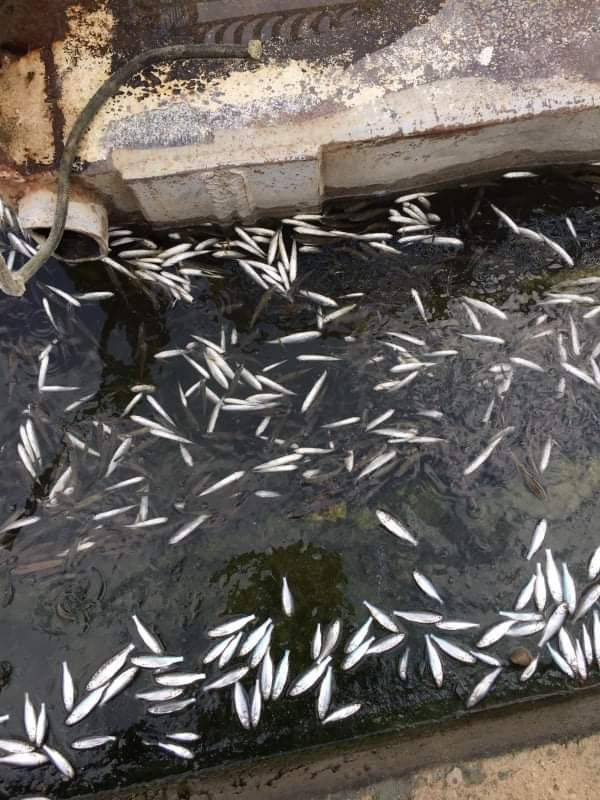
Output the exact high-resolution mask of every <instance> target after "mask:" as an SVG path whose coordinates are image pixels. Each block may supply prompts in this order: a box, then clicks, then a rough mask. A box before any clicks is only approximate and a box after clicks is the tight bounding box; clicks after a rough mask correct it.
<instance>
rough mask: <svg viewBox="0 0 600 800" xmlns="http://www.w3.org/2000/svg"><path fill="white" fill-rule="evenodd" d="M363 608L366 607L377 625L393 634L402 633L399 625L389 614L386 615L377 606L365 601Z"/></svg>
mask: <svg viewBox="0 0 600 800" xmlns="http://www.w3.org/2000/svg"><path fill="white" fill-rule="evenodd" d="M363 606H365V608H366V609H367V611H368V612H369V614H370V615H371V616H372V617H373V619H374V620H375V621H376V622H377V623H379V625H381V627H382V628H385V629H386V630H388V631H391V632H392V633H400V628H399V627H398V625H397V624H396V623H395V622H394V620H393V619H392V618H391V617H390V616H389V614H386V613H385V611H382V609H380V608H378V607H377V606H374V605H372V604H371V603H368V602H367V601H366V600H363Z"/></svg>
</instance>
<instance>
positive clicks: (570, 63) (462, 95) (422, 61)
mask: <svg viewBox="0 0 600 800" xmlns="http://www.w3.org/2000/svg"><path fill="white" fill-rule="evenodd" d="M386 1H387V0H373V2H372V3H370V4H368V6H369V10H368V11H365V12H364V14H363V16H364V20H366V24H368V25H370V26H371V28H372V29H373V30H377V31H380V32H381V36H380V37H379V39H380V40H382V41H384V42H386V44H384V45H383V46H380V47H378V46H377V42H375V43H374V44H373V45H372V48H371V49H369V48H367V50H368V52H364V50H365V46H364V44H363V42H361V41H360V30H358V28H357V33H356V35H355V37H354V39H352V38H351V37H350V39H349V42H350V45H349V47H348V49H347V50H346V51H344V52H335V53H334V52H333V45H331V47H329V51H330V52H329V55H328V41H327V37H325V39H322V40H321V41H320V44H319V47H317V48H316V49H315V47H312V49H311V46H309V44H310V43H309V44H306V46H305V48H304V50H305V54H304V57H302V56H300V57H295V58H285V57H283V53H285V50H286V47H285V44H286V43H285V42H283V44H282V40H281V38H273V39H271V40H268V39H267V40H266V41H265V60H264V63H261V64H259V65H257V66H254V67H249V66H242V67H240V66H239V65H236V66H235V68H233V67H231V68H229V67H228V68H227V69H225V70H223V69H221V71H220V72H215V71H214V68H213V72H212V73H209V72H208V71H207V69H208V68H207V67H201V66H200V65H199V64H187V65H186V66H185V69H184V70H183V72H181V71H180V72H177V70H175V69H174V68H173V66H172V65H157V67H156V69H155V70H153V73H152V75H150V74H149V75H148V76H146V78H145V79H136V80H135V81H133V82H132V84H131V86H130V87H128V88H127V89H126V90H124V91H123V92H121V93H120V94H119V95H118V96H117V97H116V98H115V99H114V100H112V101H110V102H109V103H108V104H107V105H106V107H105V108H104V109H103V110H102V111H101V112H100V114H99V115H98V117H97V118H96V120H95V122H94V124H93V125H92V128H91V130H90V132H89V134H88V135H87V136H86V139H85V141H84V143H83V145H82V151H81V157H82V159H83V160H84V162H85V170H84V174H83V177H84V179H85V181H86V182H87V183H88V184H89V185H90V186H91V187H92V188H94V189H95V190H96V191H98V192H100V193H101V194H103V195H104V198H105V202H106V203H107V204H108V205H109V206H111V208H112V210H113V212H114V213H118V212H120V213H121V215H122V216H131V215H133V216H135V215H136V214H137V215H140V216H142V217H144V218H145V219H146V220H148V221H149V222H150V223H152V224H154V225H169V224H173V223H176V222H194V221H201V220H205V219H208V218H210V219H216V220H220V221H227V220H229V219H233V218H237V219H242V220H250V219H253V218H256V217H257V216H260V215H261V214H276V213H281V212H283V213H286V212H289V211H294V210H301V209H309V208H316V207H318V206H319V205H321V203H322V202H323V201H324V200H327V199H329V198H333V197H339V196H340V195H352V194H361V193H366V192H370V191H374V190H382V189H389V190H393V189H406V188H411V187H414V186H416V185H419V186H428V187H431V186H437V185H440V184H442V183H445V182H448V181H456V180H460V179H462V178H464V177H466V176H472V175H476V174H482V173H484V172H486V171H489V170H503V169H507V168H515V167H524V166H532V165H536V164H544V163H548V162H569V161H571V162H572V161H585V160H598V159H600V136H599V135H598V131H600V32H599V31H598V28H597V24H596V23H597V19H598V17H599V15H600V2H598V0H582V2H578V3H575V4H574V3H571V2H568V0H542V2H538V3H535V4H523V3H521V2H510V1H509V2H506V0H503V1H502V2H500V0H447V2H446V3H443V4H440V3H439V2H433V0H432V1H431V2H427V0H422V14H421V15H420V16H419V18H418V23H419V24H415V22H416V21H413V22H412V23H411V24H410V25H408V26H405V27H404V28H402V27H400V28H398V29H397V30H396V29H395V28H394V25H396V20H395V19H394V18H393V15H390V14H389V13H387V12H386V8H387V7H386V6H385V3H386ZM178 2H179V4H180V5H182V7H183V6H185V7H186V8H187V7H188V4H187V3H186V0H178ZM290 3H291V5H292V6H295V5H297V3H295V2H294V0H285V2H282V0H264V2H263V3H262V5H261V9H262V6H264V7H265V9H267V10H268V9H271V7H273V8H272V9H271V10H272V11H273V13H275V12H277V11H278V9H279V6H282V8H283V7H284V6H285V7H286V8H287V7H288V6H289V5H290ZM90 4H91V5H92V6H95V7H96V10H95V11H86V13H85V14H84V15H83V16H81V15H80V16H79V17H73V19H72V22H71V23H70V24H69V26H68V28H67V31H66V33H65V35H64V38H63V39H61V40H59V41H56V42H54V43H53V45H52V59H53V61H52V68H53V69H54V70H55V71H56V76H55V77H56V78H57V80H56V81H55V83H56V87H57V88H56V91H55V94H54V95H53V96H52V97H49V98H46V100H49V103H48V104H47V108H48V114H49V117H50V119H49V121H48V123H47V124H46V125H44V124H43V122H41V121H40V120H39V119H38V120H31V119H27V118H24V117H23V114H22V112H21V110H20V109H21V103H22V97H23V96H24V95H25V94H26V93H27V91H28V90H29V87H33V89H31V90H30V91H34V92H40V91H41V89H40V87H41V86H44V85H46V86H47V85H48V80H46V82H45V84H44V82H43V81H40V80H39V79H38V76H39V73H40V70H42V71H45V74H46V79H47V78H48V69H49V68H50V67H49V65H48V63H46V62H47V59H46V62H45V61H44V59H43V58H39V56H36V55H35V53H28V54H27V55H26V56H23V57H22V58H19V59H17V60H15V61H14V62H11V63H9V64H7V65H5V66H4V68H3V69H2V71H1V72H0V92H2V94H3V98H6V100H5V101H3V110H2V111H0V114H2V115H3V117H4V119H5V120H9V119H20V122H21V124H20V126H17V127H15V128H14V129H11V130H9V129H8V128H7V126H6V125H4V126H2V125H0V130H4V135H3V138H2V139H1V140H0V146H1V147H2V148H3V150H4V155H5V158H4V161H5V169H4V174H5V175H6V176H7V177H6V178H5V180H4V182H3V183H2V182H0V192H3V193H4V194H6V193H11V194H19V193H22V192H24V191H26V189H27V185H28V184H29V183H30V182H31V181H35V180H38V179H39V172H40V171H44V170H46V171H47V170H48V166H49V165H51V164H53V163H55V162H56V158H57V156H58V155H59V154H60V147H61V141H60V137H59V138H58V139H57V125H56V116H57V114H58V115H59V116H60V118H61V119H62V120H63V122H62V133H61V136H62V135H64V131H65V130H67V129H68V128H69V127H70V126H71V125H72V123H73V121H74V119H75V118H76V115H77V113H78V111H79V110H80V109H81V107H82V106H83V104H84V102H85V100H86V99H87V97H88V96H89V95H90V94H91V92H92V91H93V90H94V89H95V88H97V86H98V85H99V84H100V83H101V82H102V81H103V80H104V79H105V78H106V77H107V75H108V74H110V72H111V71H112V69H114V67H115V66H116V64H120V63H122V61H123V60H124V57H123V55H122V54H121V53H120V52H119V53H117V51H116V49H115V48H116V43H117V42H121V39H122V36H121V34H120V33H119V24H120V17H119V14H118V13H117V12H118V9H119V8H120V4H121V0H87V4H86V5H87V6H89V5H90ZM278 4H279V5H278ZM157 5H158V4H157ZM175 5H177V3H176V4H175ZM259 5H260V4H259ZM304 5H306V2H305V3H304ZM323 5H325V6H326V5H327V3H325V0H323V2H321V3H319V2H317V0H314V2H313V0H311V9H312V6H314V7H315V8H316V9H317V10H318V9H319V8H321V6H323ZM345 5H347V3H345V2H342V3H341V6H345ZM238 6H239V3H238V4H237V5H236V4H235V3H234V4H233V5H232V3H231V2H226V0H212V1H211V2H207V3H203V4H200V5H199V9H200V11H201V14H203V15H204V16H206V15H209V16H210V15H212V16H211V19H212V20H213V22H214V24H215V25H217V23H218V24H221V23H220V20H221V19H230V17H231V15H232V14H234V12H235V13H238V12H239V13H241V12H240V9H239V8H238ZM275 6H277V8H275ZM236 9H237V12H236ZM279 10H281V9H279ZM308 10H310V9H308ZM308 10H307V9H304V12H305V13H308ZM200 11H199V12H198V13H200ZM263 11H264V9H262V11H261V13H262V12H263ZM388 12H389V9H388ZM386 13H387V16H386ZM364 20H363V21H364ZM193 22H194V25H196V27H197V25H198V24H200V23H202V24H204V22H206V20H204V19H203V20H198V19H195V20H194V21H193ZM140 24H141V23H140ZM248 24H249V23H248ZM194 25H193V24H188V25H187V27H186V25H185V24H184V23H182V24H181V26H180V28H177V29H176V32H177V34H178V36H179V40H181V38H182V37H184V36H188V37H189V38H190V39H191V38H193V36H194V30H195V29H194ZM371 28H368V29H369V30H370V29H371ZM119 37H121V38H119ZM313 38H314V37H313ZM303 41H304V40H303ZM307 42H308V40H307ZM310 42H312V43H313V44H314V42H313V40H312V39H311V40H310ZM161 43H162V44H165V43H166V42H164V41H162V42H161ZM130 44H131V43H130ZM293 45H294V42H289V47H288V48H287V49H289V50H294V46H293ZM132 46H133V45H132ZM295 49H296V51H297V50H298V48H295ZM300 52H301V53H302V50H301V51H300ZM315 53H316V55H315ZM130 54H131V53H130ZM32 76H33V77H32ZM27 81H28V82H29V83H27ZM43 100H44V98H43V97H41V98H40V108H41V107H43ZM28 102H29V104H30V107H31V100H30V99H29V100H28ZM0 122H2V120H0ZM52 126H54V127H53V130H54V134H55V135H54V145H53V147H52V146H49V141H50V140H49V136H48V130H49V128H52ZM58 127H60V125H59V126H58ZM59 133H60V131H59ZM28 137H30V139H28ZM24 140H25V141H27V142H28V146H27V147H25V146H24ZM34 165H35V166H34ZM44 165H46V166H44ZM32 173H37V174H36V175H33V176H32ZM0 175H2V171H0ZM0 181H2V178H1V177H0ZM19 182H20V185H19Z"/></svg>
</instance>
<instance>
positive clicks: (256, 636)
mask: <svg viewBox="0 0 600 800" xmlns="http://www.w3.org/2000/svg"><path fill="white" fill-rule="evenodd" d="M242 619H243V618H242ZM272 624H273V620H272V619H271V617H268V619H266V620H265V621H264V622H263V623H262V624H261V625H259V626H258V628H255V629H254V630H253V631H252V632H251V633H249V634H248V637H247V639H246V641H245V642H244V644H243V645H242V646H241V647H240V656H246V655H248V653H251V652H252V651H253V650H254V648H255V647H256V646H257V645H258V643H259V642H260V640H261V639H262V638H263V636H264V635H265V633H266V632H267V630H268V629H269V628H270V627H271V626H272ZM236 630H239V629H236ZM209 635H210V634H209Z"/></svg>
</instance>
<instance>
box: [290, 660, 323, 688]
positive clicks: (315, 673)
mask: <svg viewBox="0 0 600 800" xmlns="http://www.w3.org/2000/svg"><path fill="white" fill-rule="evenodd" d="M330 662H331V656H326V657H325V658H324V659H323V660H322V661H320V662H319V663H318V664H314V665H313V666H312V667H309V669H307V670H306V672H303V673H302V674H301V675H300V676H299V677H298V678H296V680H295V681H294V682H293V683H292V685H291V686H290V688H289V690H288V694H289V696H290V697H297V696H298V695H301V694H303V693H304V692H307V691H308V690H309V689H311V688H312V687H313V686H314V685H315V683H316V682H317V681H318V680H319V679H320V678H321V676H322V675H323V674H324V672H325V671H326V669H327V667H328V666H329V664H330Z"/></svg>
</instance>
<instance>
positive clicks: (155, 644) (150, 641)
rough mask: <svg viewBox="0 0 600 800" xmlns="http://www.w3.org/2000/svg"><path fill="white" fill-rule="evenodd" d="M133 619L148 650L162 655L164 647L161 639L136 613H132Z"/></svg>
mask: <svg viewBox="0 0 600 800" xmlns="http://www.w3.org/2000/svg"><path fill="white" fill-rule="evenodd" d="M131 619H132V620H133V623H134V625H135V627H136V630H137V632H138V635H139V637H140V639H141V640H142V642H143V643H144V644H145V645H146V647H147V648H148V650H150V651H151V652H152V653H154V655H157V656H159V655H161V654H162V653H163V652H164V647H163V645H162V642H161V641H160V639H158V637H157V636H155V635H154V634H153V633H151V632H150V631H149V630H148V628H147V627H146V626H145V625H144V624H143V623H142V622H141V621H140V620H139V618H138V617H137V616H136V615H135V614H132V615H131Z"/></svg>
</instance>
